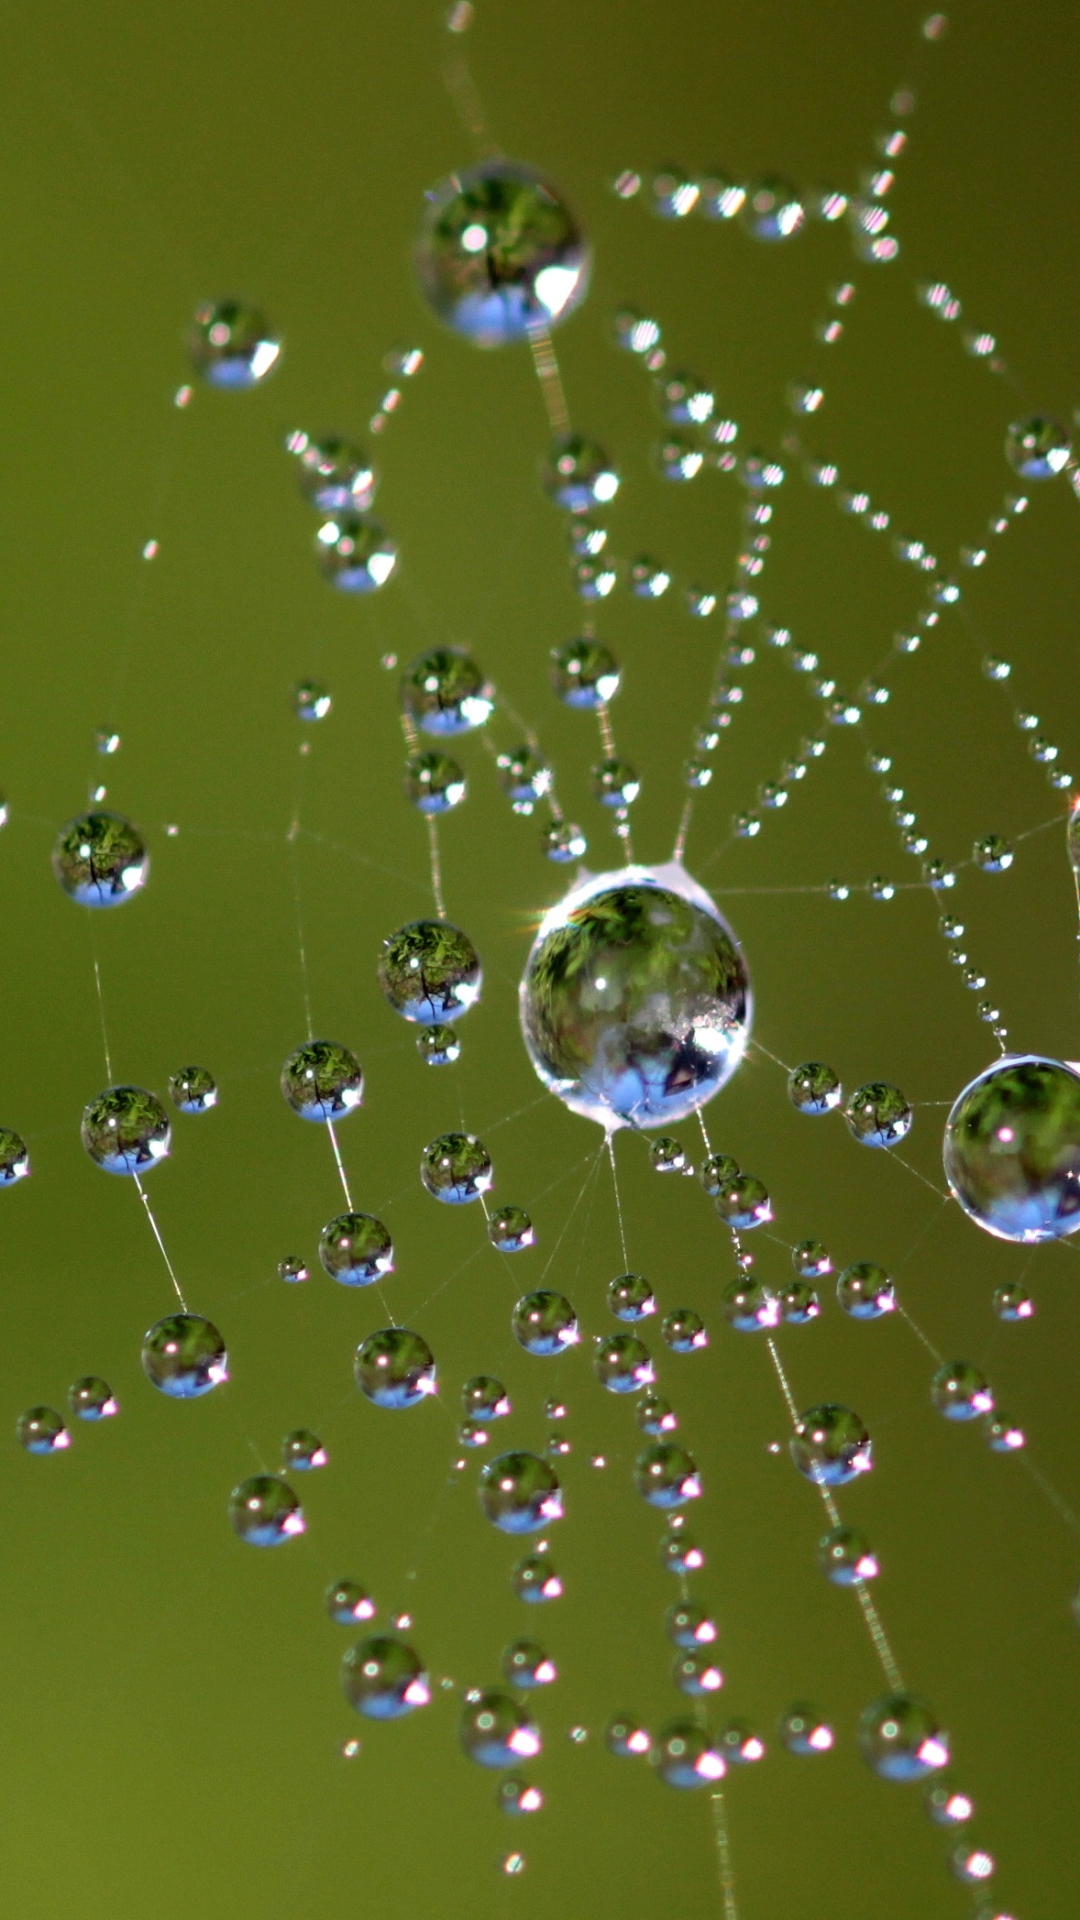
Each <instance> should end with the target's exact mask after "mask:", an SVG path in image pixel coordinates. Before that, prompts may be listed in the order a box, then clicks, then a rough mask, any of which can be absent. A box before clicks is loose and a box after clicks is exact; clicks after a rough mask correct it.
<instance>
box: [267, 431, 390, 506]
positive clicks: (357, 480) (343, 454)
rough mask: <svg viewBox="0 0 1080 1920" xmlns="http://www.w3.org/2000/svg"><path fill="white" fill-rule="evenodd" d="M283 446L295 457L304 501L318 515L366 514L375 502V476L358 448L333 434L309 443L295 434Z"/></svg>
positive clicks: (369, 462) (308, 439)
mask: <svg viewBox="0 0 1080 1920" xmlns="http://www.w3.org/2000/svg"><path fill="white" fill-rule="evenodd" d="M285 444H286V447H287V448H288V451H289V452H290V453H293V454H295V455H296V460H297V465H298V467H299V474H298V476H297V477H298V479H299V482H300V491H301V493H302V494H303V496H304V499H305V500H308V501H310V503H311V505H312V506H313V507H316V508H317V509H318V511H319V512H320V513H366V512H367V510H368V508H369V507H370V505H371V503H372V501H373V499H374V498H375V486H376V474H375V469H374V467H373V466H372V463H371V461H370V460H369V458H368V456H367V454H366V453H365V452H364V451H363V449H362V448H361V447H358V446H356V445H355V443H354V442H353V441H352V440H343V439H340V438H339V437H338V436H337V435H336V434H328V435H326V436H325V437H324V438H323V439H321V440H312V439H311V438H309V436H308V435H307V434H306V433H295V434H290V436H289V439H288V440H287V441H286V443H285Z"/></svg>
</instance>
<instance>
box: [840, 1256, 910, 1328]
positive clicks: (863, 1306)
mask: <svg viewBox="0 0 1080 1920" xmlns="http://www.w3.org/2000/svg"><path fill="white" fill-rule="evenodd" d="M836 1297H837V1299H838V1300H839V1302H840V1305H841V1306H842V1307H843V1309H844V1312H845V1313H850V1315H851V1317H852V1319H853V1320H880V1318H881V1316H882V1314H885V1313H893V1312H894V1311H895V1309H896V1291H895V1289H894V1287H893V1283H892V1281H891V1280H890V1278H889V1275H888V1274H887V1273H886V1271H885V1269H884V1267H879V1266H878V1265H877V1263H876V1262H875V1261H873V1260H856V1261H855V1262H854V1264H853V1265H852V1266H850V1267H845V1268H844V1271H843V1273H842V1274H841V1275H840V1276H839V1278H838V1280H837V1282H836Z"/></svg>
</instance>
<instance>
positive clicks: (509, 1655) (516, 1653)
mask: <svg viewBox="0 0 1080 1920" xmlns="http://www.w3.org/2000/svg"><path fill="white" fill-rule="evenodd" d="M502 1666H503V1673H504V1675H505V1676H506V1679H507V1680H508V1681H509V1682H510V1685H511V1686H512V1687H547V1686H550V1685H551V1682H552V1681H553V1680H557V1679H558V1677H559V1675H558V1670H557V1668H556V1666H555V1662H554V1660H552V1659H550V1658H549V1657H548V1655H547V1654H546V1653H545V1652H544V1649H543V1647H541V1646H538V1645H537V1642H536V1641H535V1640H514V1641H512V1642H511V1644H510V1645H509V1646H508V1647H507V1648H506V1650H505V1652H504V1653H503V1657H502Z"/></svg>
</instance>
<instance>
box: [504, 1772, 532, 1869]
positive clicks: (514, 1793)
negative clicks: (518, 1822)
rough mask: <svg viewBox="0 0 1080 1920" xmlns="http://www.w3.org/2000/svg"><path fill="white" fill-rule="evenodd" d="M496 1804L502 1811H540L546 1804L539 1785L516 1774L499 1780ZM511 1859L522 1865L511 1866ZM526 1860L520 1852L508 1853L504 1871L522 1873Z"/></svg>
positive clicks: (515, 1812) (514, 1812)
mask: <svg viewBox="0 0 1080 1920" xmlns="http://www.w3.org/2000/svg"><path fill="white" fill-rule="evenodd" d="M495 1804H496V1806H497V1807H498V1808H499V1809H500V1811H501V1812H502V1813H513V1814H517V1813H539V1811H540V1809H541V1807H542V1806H543V1804H544V1796H543V1794H542V1793H541V1791H540V1789H539V1787H535V1786H533V1785H532V1783H531V1782H530V1781H528V1780H519V1779H518V1777H517V1776H516V1774H515V1775H511V1776H509V1777H508V1778H507V1779H505V1780H500V1781H499V1786H498V1791H497V1792H496V1795H495ZM511 1861H515V1862H516V1861H520V1862H521V1865H520V1866H516V1865H514V1866H511V1865H510V1864H509V1863H510V1862H511ZM524 1865H525V1862H524V1859H523V1858H522V1856H521V1854H520V1853H508V1854H507V1855H506V1857H505V1859H504V1860H503V1862H502V1867H503V1871H504V1873H520V1872H521V1869H522V1867H524Z"/></svg>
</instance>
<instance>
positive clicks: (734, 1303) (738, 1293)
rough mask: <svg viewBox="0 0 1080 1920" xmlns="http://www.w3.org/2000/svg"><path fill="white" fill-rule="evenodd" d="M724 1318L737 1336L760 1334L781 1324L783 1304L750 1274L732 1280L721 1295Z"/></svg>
mask: <svg viewBox="0 0 1080 1920" xmlns="http://www.w3.org/2000/svg"><path fill="white" fill-rule="evenodd" d="M721 1304H722V1306H723V1309H724V1318H725V1320H726V1321H727V1323H728V1326H729V1327H734V1329H735V1331H736V1333H760V1332H762V1331H763V1330H764V1329H765V1328H766V1327H775V1326H777V1325H778V1324H779V1321H780V1302H779V1301H778V1299H777V1298H776V1295H775V1294H773V1293H770V1292H769V1289H768V1287H765V1286H763V1285H762V1283H761V1281H760V1280H754V1279H752V1278H751V1277H750V1275H749V1274H746V1275H745V1276H744V1277H743V1278H742V1279H739V1280H729V1282H728V1284H727V1286H726V1287H725V1288H724V1291H723V1294H722V1295H721Z"/></svg>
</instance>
